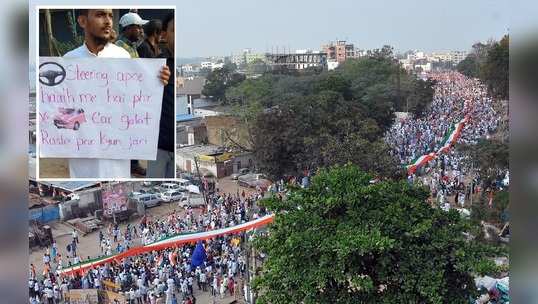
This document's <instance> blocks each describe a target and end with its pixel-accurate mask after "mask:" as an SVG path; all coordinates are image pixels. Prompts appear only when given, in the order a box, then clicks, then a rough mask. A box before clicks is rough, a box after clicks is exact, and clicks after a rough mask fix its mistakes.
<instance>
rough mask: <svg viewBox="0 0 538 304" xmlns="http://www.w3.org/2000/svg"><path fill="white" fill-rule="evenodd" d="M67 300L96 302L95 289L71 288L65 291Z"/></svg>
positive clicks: (97, 301)
mask: <svg viewBox="0 0 538 304" xmlns="http://www.w3.org/2000/svg"><path fill="white" fill-rule="evenodd" d="M67 298H68V302H67V303H71V304H98V303H99V295H98V293H97V289H71V290H69V291H68V292H67Z"/></svg>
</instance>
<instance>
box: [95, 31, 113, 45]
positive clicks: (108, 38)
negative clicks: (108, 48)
mask: <svg viewBox="0 0 538 304" xmlns="http://www.w3.org/2000/svg"><path fill="white" fill-rule="evenodd" d="M92 39H93V41H95V43H97V44H98V45H106V44H107V43H109V42H111V41H114V35H113V34H112V33H111V34H110V35H108V36H106V37H98V36H95V35H92Z"/></svg>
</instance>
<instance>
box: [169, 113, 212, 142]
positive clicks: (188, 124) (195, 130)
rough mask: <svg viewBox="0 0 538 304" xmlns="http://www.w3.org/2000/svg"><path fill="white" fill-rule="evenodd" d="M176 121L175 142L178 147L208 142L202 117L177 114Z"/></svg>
mask: <svg viewBox="0 0 538 304" xmlns="http://www.w3.org/2000/svg"><path fill="white" fill-rule="evenodd" d="M176 122H177V127H176V144H177V146H178V147H184V146H192V145H200V144H206V143H207V142H208V141H207V129H206V126H205V122H204V121H203V119H202V118H200V117H194V116H193V115H177V116H176Z"/></svg>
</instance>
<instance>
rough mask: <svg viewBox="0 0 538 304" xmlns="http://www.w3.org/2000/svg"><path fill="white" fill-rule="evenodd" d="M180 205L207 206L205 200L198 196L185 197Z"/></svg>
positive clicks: (180, 201)
mask: <svg viewBox="0 0 538 304" xmlns="http://www.w3.org/2000/svg"><path fill="white" fill-rule="evenodd" d="M178 205H179V206H180V207H183V208H185V207H200V206H203V205H205V201H204V198H203V197H202V196H199V195H196V196H190V195H183V197H182V198H181V199H180V200H179V202H178Z"/></svg>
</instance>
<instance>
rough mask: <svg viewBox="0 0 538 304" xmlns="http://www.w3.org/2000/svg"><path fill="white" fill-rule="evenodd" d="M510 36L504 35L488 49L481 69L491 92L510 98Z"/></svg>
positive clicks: (503, 97) (499, 96) (500, 96)
mask: <svg viewBox="0 0 538 304" xmlns="http://www.w3.org/2000/svg"><path fill="white" fill-rule="evenodd" d="M509 44H510V42H509V37H508V35H506V36H504V37H503V38H502V39H501V41H499V42H495V43H494V44H493V45H492V46H491V47H490V48H489V50H488V52H487V57H486V60H485V63H484V64H483V67H482V70H481V78H482V79H483V80H484V82H485V83H486V85H487V87H488V90H489V92H490V93H491V94H492V95H493V96H496V97H498V98H502V99H508V95H509V94H508V93H509V89H508V75H509V71H508V70H509V69H508V63H509V49H510V46H509Z"/></svg>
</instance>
